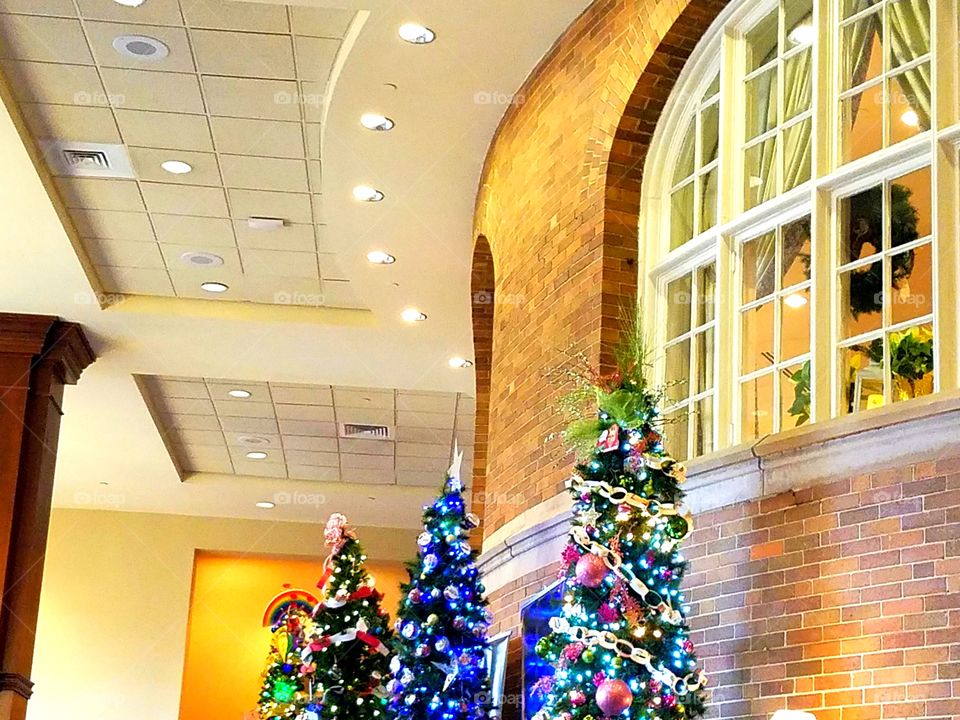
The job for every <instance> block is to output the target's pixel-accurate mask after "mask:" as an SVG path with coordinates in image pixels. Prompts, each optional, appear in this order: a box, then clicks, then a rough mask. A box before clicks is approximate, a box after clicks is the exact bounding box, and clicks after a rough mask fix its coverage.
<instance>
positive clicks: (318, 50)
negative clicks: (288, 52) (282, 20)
mask: <svg viewBox="0 0 960 720" xmlns="http://www.w3.org/2000/svg"><path fill="white" fill-rule="evenodd" d="M293 45H294V49H295V51H296V54H297V76H298V77H299V78H300V79H301V80H317V81H323V82H326V81H327V78H328V77H329V76H330V71H331V70H332V69H333V62H334V60H336V58H337V51H338V50H339V49H340V40H330V39H328V38H318V37H295V38H294V39H293Z"/></svg>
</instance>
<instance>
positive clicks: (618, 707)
mask: <svg viewBox="0 0 960 720" xmlns="http://www.w3.org/2000/svg"><path fill="white" fill-rule="evenodd" d="M631 704H633V693H632V692H630V687H629V686H628V685H627V684H626V683H625V682H624V681H623V680H604V682H603V684H602V685H600V687H598V688H597V706H598V707H599V708H600V709H601V710H603V713H604V715H619V714H620V713H622V712H623V711H624V710H626V709H627V708H628V707H630V705H631Z"/></svg>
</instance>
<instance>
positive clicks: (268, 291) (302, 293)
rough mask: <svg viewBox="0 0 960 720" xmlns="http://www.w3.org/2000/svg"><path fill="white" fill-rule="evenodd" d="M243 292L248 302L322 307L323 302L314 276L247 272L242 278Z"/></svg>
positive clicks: (318, 283) (318, 282)
mask: <svg viewBox="0 0 960 720" xmlns="http://www.w3.org/2000/svg"><path fill="white" fill-rule="evenodd" d="M244 293H245V299H246V300H248V301H249V302H261V303H270V304H273V305H300V306H303V307H322V306H323V304H324V303H323V301H324V297H323V293H322V292H321V288H320V281H319V280H317V279H316V278H314V279H312V280H311V279H306V278H292V277H282V276H274V275H261V276H255V275H250V274H248V275H247V276H246V277H245V278H244Z"/></svg>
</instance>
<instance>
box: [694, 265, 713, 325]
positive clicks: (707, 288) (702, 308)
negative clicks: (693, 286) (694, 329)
mask: <svg viewBox="0 0 960 720" xmlns="http://www.w3.org/2000/svg"><path fill="white" fill-rule="evenodd" d="M697 287H698V288H700V301H699V302H698V303H697V326H700V325H705V324H706V323H708V322H710V321H711V320H713V318H714V317H715V316H716V307H715V305H716V302H717V269H716V266H715V265H714V264H713V263H710V264H709V265H701V266H700V267H699V268H697Z"/></svg>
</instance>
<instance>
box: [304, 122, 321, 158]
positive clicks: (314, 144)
mask: <svg viewBox="0 0 960 720" xmlns="http://www.w3.org/2000/svg"><path fill="white" fill-rule="evenodd" d="M304 127H305V128H306V133H307V157H308V158H310V159H311V160H319V159H320V128H321V125H320V123H304Z"/></svg>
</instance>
